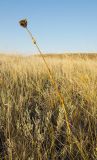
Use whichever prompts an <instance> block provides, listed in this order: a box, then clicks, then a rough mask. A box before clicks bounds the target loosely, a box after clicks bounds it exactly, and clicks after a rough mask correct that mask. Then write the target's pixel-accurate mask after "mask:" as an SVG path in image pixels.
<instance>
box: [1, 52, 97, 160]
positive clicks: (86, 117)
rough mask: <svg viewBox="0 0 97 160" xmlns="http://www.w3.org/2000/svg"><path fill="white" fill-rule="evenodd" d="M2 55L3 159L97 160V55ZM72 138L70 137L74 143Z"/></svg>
mask: <svg viewBox="0 0 97 160" xmlns="http://www.w3.org/2000/svg"><path fill="white" fill-rule="evenodd" d="M94 57H95V58H93V56H91V57H89V56H88V55H85V56H81V55H78V56H77V55H74V56H71V55H69V56H68V55H65V56H64V55H63V56H59V55H58V56H57V58H56V56H54V55H53V57H51V56H45V58H46V61H47V63H48V64H49V67H50V69H51V71H52V75H53V77H54V79H55V80H56V82H57V85H58V90H59V92H60V93H61V94H62V96H63V97H64V105H65V108H66V111H67V115H68V119H69V124H70V129H71V133H70V135H68V132H67V126H66V119H65V114H64V109H63V108H62V107H61V103H60V99H59V97H58V95H57V93H56V90H55V88H54V87H53V86H52V83H51V82H50V80H49V76H48V72H47V69H46V67H45V65H44V63H43V61H42V59H41V57H39V56H32V57H22V56H5V55H3V54H2V55H0V145H1V146H0V154H1V159H3V157H4V159H9V160H12V159H15V160H83V159H84V160H96V159H97V56H96V55H94ZM68 137H69V138H68Z"/></svg>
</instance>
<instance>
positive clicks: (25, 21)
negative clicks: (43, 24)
mask: <svg viewBox="0 0 97 160" xmlns="http://www.w3.org/2000/svg"><path fill="white" fill-rule="evenodd" d="M19 24H20V26H22V27H24V28H26V27H27V20H26V19H23V20H20V21H19Z"/></svg>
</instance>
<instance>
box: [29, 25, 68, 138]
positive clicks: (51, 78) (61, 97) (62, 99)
mask: <svg viewBox="0 0 97 160" xmlns="http://www.w3.org/2000/svg"><path fill="white" fill-rule="evenodd" d="M26 30H27V32H28V34H29V35H30V37H31V39H32V41H33V43H34V44H35V46H36V48H37V50H38V51H39V53H40V55H41V57H42V59H43V61H44V63H45V65H46V68H47V70H48V73H49V77H50V80H51V82H52V84H53V86H54V87H55V89H56V92H57V94H58V97H59V99H60V102H61V105H62V107H63V108H64V113H65V119H66V125H67V133H68V136H69V137H70V135H71V129H70V124H69V120H68V116H67V111H66V108H65V105H64V98H63V96H62V95H61V93H60V92H59V90H58V86H57V83H56V81H55V79H54V78H53V76H52V73H51V70H50V68H49V66H48V64H47V62H46V60H45V58H44V55H43V54H42V52H41V50H40V48H39V46H38V44H37V42H36V40H35V39H34V37H33V36H32V33H31V32H30V31H29V29H28V28H27V27H26Z"/></svg>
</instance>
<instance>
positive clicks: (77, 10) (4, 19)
mask: <svg viewBox="0 0 97 160" xmlns="http://www.w3.org/2000/svg"><path fill="white" fill-rule="evenodd" d="M22 18H27V19H28V23H29V24H28V27H29V29H30V30H31V32H32V33H33V35H34V36H35V38H36V39H37V42H38V44H39V46H40V48H41V49H42V51H43V52H54V53H55V52H59V53H62V52H66V51H72V52H75V51H76V52H77V51H81V52H83V51H85V52H86V51H87V52H96V51H97V0H1V1H0V52H11V53H12V52H15V53H16V52H17V53H26V54H29V53H34V52H37V50H36V49H35V46H33V45H32V43H31V40H30V38H29V36H28V35H27V33H26V32H25V29H22V28H21V27H20V26H19V24H18V21H19V20H20V19H22Z"/></svg>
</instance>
